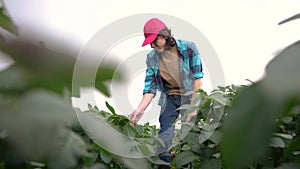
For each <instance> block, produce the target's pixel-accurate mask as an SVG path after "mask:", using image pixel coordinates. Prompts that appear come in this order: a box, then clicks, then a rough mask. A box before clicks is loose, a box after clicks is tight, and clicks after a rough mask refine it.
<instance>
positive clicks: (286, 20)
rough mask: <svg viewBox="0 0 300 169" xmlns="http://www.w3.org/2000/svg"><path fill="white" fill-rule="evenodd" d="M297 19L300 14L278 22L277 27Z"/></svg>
mask: <svg viewBox="0 0 300 169" xmlns="http://www.w3.org/2000/svg"><path fill="white" fill-rule="evenodd" d="M299 18H300V13H299V14H296V15H294V16H291V17H289V18H287V19H285V20H283V21H281V22H279V23H278V25H281V24H284V23H287V22H290V21H292V20H295V19H299Z"/></svg>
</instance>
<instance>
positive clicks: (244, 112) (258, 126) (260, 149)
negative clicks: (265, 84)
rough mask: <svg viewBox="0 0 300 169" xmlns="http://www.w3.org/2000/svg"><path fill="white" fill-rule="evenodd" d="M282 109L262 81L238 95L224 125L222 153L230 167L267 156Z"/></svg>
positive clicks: (237, 166) (226, 164)
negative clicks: (263, 86)
mask: <svg viewBox="0 0 300 169" xmlns="http://www.w3.org/2000/svg"><path fill="white" fill-rule="evenodd" d="M263 89H264V88H263ZM280 110H281V108H280V104H278V103H277V102H274V101H272V100H271V99H270V98H269V97H268V96H266V95H265V93H264V91H263V90H262V87H261V85H260V83H257V84H255V85H253V86H251V87H249V88H247V89H245V90H243V91H241V92H240V93H239V94H238V95H237V96H236V98H235V99H234V101H233V103H232V108H231V110H230V111H229V113H228V116H227V118H226V119H225V121H224V125H223V131H224V134H223V141H222V153H223V155H224V164H225V166H226V167H227V168H242V167H245V166H246V165H247V164H249V163H250V162H253V161H255V160H258V159H260V158H261V157H263V156H264V154H265V153H266V150H267V148H268V145H269V141H270V139H271V136H272V131H273V128H274V126H275V121H276V118H277V116H278V114H279V112H280Z"/></svg>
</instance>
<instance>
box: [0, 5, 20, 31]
mask: <svg viewBox="0 0 300 169" xmlns="http://www.w3.org/2000/svg"><path fill="white" fill-rule="evenodd" d="M2 3H3V2H2ZM0 26H1V27H2V28H4V29H5V30H7V31H9V32H10V33H13V34H15V35H17V34H18V31H17V27H16V25H15V24H14V23H13V21H12V20H11V19H10V17H8V16H7V11H6V10H5V9H4V8H3V7H0Z"/></svg>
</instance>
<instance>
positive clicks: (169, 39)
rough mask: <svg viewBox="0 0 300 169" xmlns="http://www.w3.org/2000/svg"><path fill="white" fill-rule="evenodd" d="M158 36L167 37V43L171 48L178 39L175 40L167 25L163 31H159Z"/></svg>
mask: <svg viewBox="0 0 300 169" xmlns="http://www.w3.org/2000/svg"><path fill="white" fill-rule="evenodd" d="M157 36H160V37H162V38H165V39H166V45H167V46H168V47H169V48H171V47H174V46H175V45H176V41H175V39H174V37H173V36H172V34H171V29H169V28H167V27H165V28H163V29H162V30H161V31H159V33H158V35H157Z"/></svg>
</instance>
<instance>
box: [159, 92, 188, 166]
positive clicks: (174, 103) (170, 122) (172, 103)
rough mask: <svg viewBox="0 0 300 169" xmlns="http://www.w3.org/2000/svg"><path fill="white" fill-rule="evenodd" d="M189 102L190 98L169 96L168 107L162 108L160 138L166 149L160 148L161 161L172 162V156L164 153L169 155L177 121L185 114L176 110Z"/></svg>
mask: <svg viewBox="0 0 300 169" xmlns="http://www.w3.org/2000/svg"><path fill="white" fill-rule="evenodd" d="M189 102H190V96H180V95H168V96H167V100H166V105H165V106H164V107H161V112H160V116H159V123H160V130H159V132H158V137H159V138H160V139H162V140H163V142H164V144H165V147H163V146H159V147H158V149H157V153H158V154H159V156H160V159H161V160H163V161H165V162H171V156H170V155H163V153H167V150H168V148H169V147H170V146H171V144H172V140H173V137H174V131H175V120H176V119H177V118H178V117H179V114H181V113H183V111H182V112H181V111H179V110H176V109H177V108H179V107H180V106H181V105H183V104H188V103H189Z"/></svg>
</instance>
